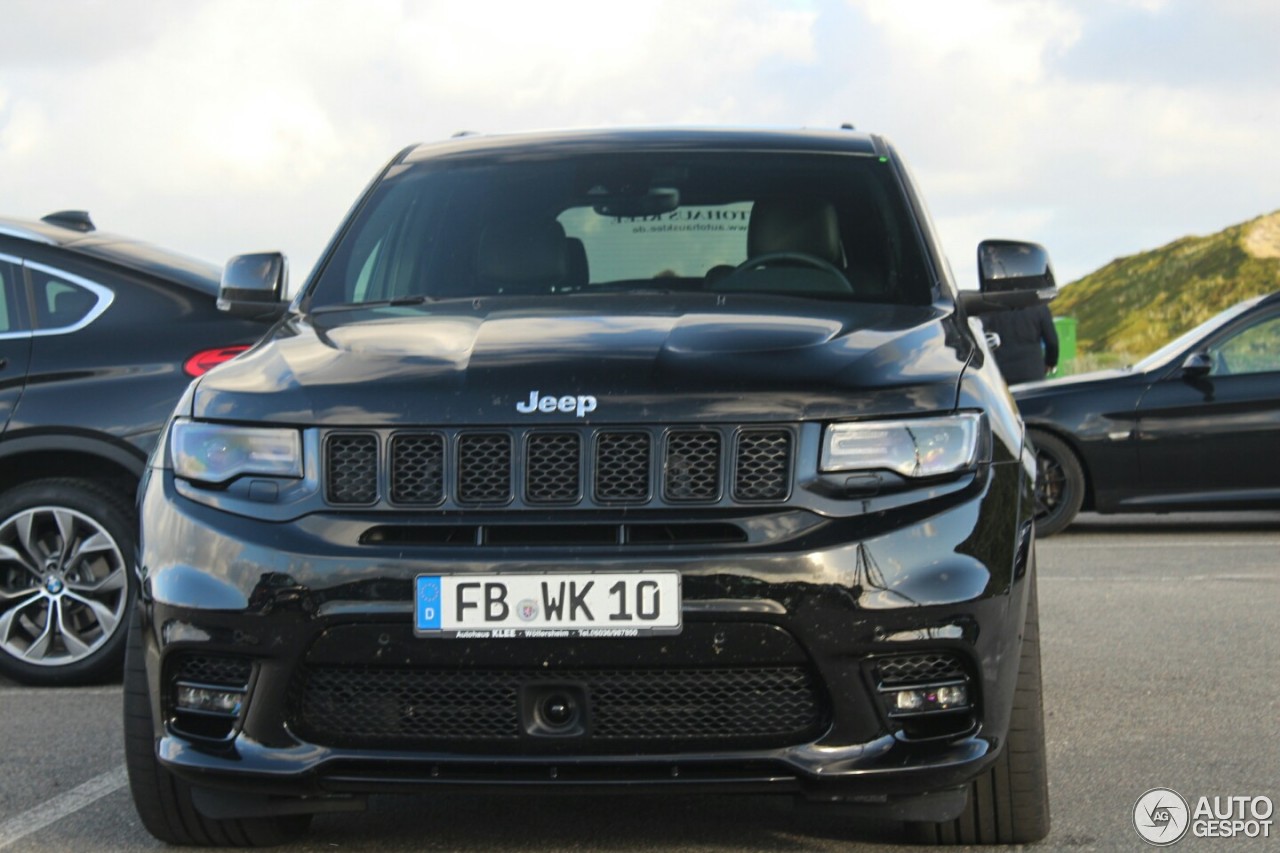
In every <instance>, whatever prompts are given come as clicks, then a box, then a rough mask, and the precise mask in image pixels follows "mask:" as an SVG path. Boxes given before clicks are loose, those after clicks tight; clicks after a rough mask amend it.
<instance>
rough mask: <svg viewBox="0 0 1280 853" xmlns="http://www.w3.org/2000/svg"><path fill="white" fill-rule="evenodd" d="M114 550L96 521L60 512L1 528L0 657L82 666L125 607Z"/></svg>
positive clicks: (27, 515)
mask: <svg viewBox="0 0 1280 853" xmlns="http://www.w3.org/2000/svg"><path fill="white" fill-rule="evenodd" d="M126 571H127V567H126V564H125V561H124V557H123V556H122V555H121V553H120V547H119V545H117V544H116V541H115V539H113V538H112V536H111V534H110V533H108V532H107V531H106V529H105V528H104V527H103V526H102V525H101V524H100V523H99V522H97V521H96V520H94V519H93V518H91V517H90V516H88V515H85V514H84V513H82V512H77V511H76V510H74V509H68V508H67V507H60V506H38V507H33V508H31V509H25V510H22V511H21V512H19V513H17V514H15V515H12V516H10V517H9V518H7V519H5V520H4V522H3V523H0V650H3V651H4V652H5V653H6V654H8V655H10V656H11V657H13V658H15V659H17V660H19V661H22V662H23V663H27V664H32V665H35V666H65V665H67V664H70V663H75V662H76V661H80V660H83V659H85V658H86V657H88V656H90V655H92V654H93V653H94V652H95V651H97V650H98V648H100V647H101V646H102V644H103V643H105V642H106V641H107V640H109V639H110V638H111V636H112V635H113V634H114V633H115V631H116V628H117V627H118V626H119V625H120V620H121V619H122V618H123V617H124V609H125V605H126V603H127V602H128V599H129V595H128V593H129V583H128V580H129V579H128V575H127V574H126Z"/></svg>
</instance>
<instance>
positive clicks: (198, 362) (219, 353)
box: [182, 346, 248, 376]
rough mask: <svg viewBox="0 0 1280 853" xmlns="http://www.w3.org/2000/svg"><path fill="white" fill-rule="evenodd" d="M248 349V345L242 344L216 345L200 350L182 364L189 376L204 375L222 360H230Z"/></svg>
mask: <svg viewBox="0 0 1280 853" xmlns="http://www.w3.org/2000/svg"><path fill="white" fill-rule="evenodd" d="M247 349H248V347H247V346H241V347H214V348H213V349H205V350H200V352H198V353H196V354H195V355H193V356H191V358H189V359H187V361H186V363H185V364H183V365H182V369H183V370H185V371H186V373H187V375H188V376H203V375H205V374H206V373H208V372H209V371H210V370H213V369H214V368H215V367H217V366H218V365H219V364H222V362H224V361H230V360H231V359H233V358H235V357H236V356H238V355H239V354H240V353H242V352H244V351H245V350H247Z"/></svg>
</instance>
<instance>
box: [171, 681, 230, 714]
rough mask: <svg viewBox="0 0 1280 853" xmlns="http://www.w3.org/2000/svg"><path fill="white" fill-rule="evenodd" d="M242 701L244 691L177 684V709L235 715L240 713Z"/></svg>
mask: <svg viewBox="0 0 1280 853" xmlns="http://www.w3.org/2000/svg"><path fill="white" fill-rule="evenodd" d="M243 702H244V693H243V692H242V691H238V690H215V689H213V688H211V687H193V686H191V685H189V684H179V685H178V702H177V704H178V710H180V711H200V712H203V713H206V714H226V715H227V716H231V717H235V716H239V714H240V706H241V704H242V703H243Z"/></svg>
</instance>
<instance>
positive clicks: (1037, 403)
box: [1013, 292, 1280, 536]
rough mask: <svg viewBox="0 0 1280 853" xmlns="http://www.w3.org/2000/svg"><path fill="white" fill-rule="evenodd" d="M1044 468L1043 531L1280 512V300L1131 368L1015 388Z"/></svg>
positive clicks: (1229, 315)
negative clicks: (1165, 515)
mask: <svg viewBox="0 0 1280 853" xmlns="http://www.w3.org/2000/svg"><path fill="white" fill-rule="evenodd" d="M1013 395H1014V397H1015V398H1016V399H1017V401H1018V406H1019V408H1020V409H1021V410H1022V417H1023V420H1024V421H1025V422H1026V424H1027V427H1028V432H1029V434H1030V437H1031V439H1032V440H1033V441H1034V442H1035V445H1036V451H1037V458H1038V462H1039V477H1038V482H1037V489H1036V492H1037V502H1038V507H1037V515H1036V530H1037V532H1038V533H1039V534H1040V535H1042V536H1047V535H1050V534H1053V533H1057V532H1058V531H1060V530H1062V529H1063V528H1065V527H1066V526H1067V525H1068V524H1070V523H1071V521H1072V519H1074V518H1075V516H1076V513H1078V512H1080V511H1081V510H1092V511H1094V512H1103V513H1114V512H1171V511H1175V510H1178V511H1182V510H1227V509H1252V508H1257V507H1264V506H1280V455H1277V453H1276V450H1277V448H1280V292H1277V293H1273V294H1271V295H1269V296H1259V297H1255V298H1253V299H1248V300H1246V301H1244V302H1241V303H1239V304H1238V305H1236V306H1234V307H1232V308H1229V309H1227V310H1226V311H1224V312H1222V313H1221V314H1218V315H1217V316H1216V317H1214V318H1212V319H1211V320H1209V321H1207V322H1205V323H1203V324H1201V325H1200V326H1197V327H1196V328H1195V329H1192V330H1191V331H1190V332H1187V333H1186V334H1185V335H1183V336H1182V337H1180V338H1178V339H1177V340H1175V341H1173V342H1172V343H1170V344H1168V345H1167V346H1165V347H1164V348H1162V349H1160V350H1158V351H1157V352H1155V353H1152V354H1151V355H1149V356H1147V357H1146V358H1145V359H1143V360H1142V361H1140V362H1138V363H1137V364H1135V365H1133V366H1132V367H1128V368H1124V369H1122V370H1108V371H1102V372H1099V373H1089V374H1084V375H1080V376H1073V377H1070V378H1068V379H1059V380H1056V381H1051V382H1031V383H1027V384H1024V385H1017V386H1014V388H1013Z"/></svg>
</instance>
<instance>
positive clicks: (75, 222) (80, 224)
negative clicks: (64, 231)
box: [40, 210, 95, 233]
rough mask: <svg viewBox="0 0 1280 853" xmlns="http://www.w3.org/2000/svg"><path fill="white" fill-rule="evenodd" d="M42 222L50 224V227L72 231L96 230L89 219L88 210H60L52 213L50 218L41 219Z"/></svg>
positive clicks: (43, 217)
mask: <svg viewBox="0 0 1280 853" xmlns="http://www.w3.org/2000/svg"><path fill="white" fill-rule="evenodd" d="M40 221H41V222H48V223H49V224H50V225H57V226H59V227H60V228H70V229H71V230H72V231H81V232H85V233H87V232H89V231H93V230H95V228H94V224H93V220H92V219H90V218H89V211H87V210H59V211H57V212H56V213H50V214H49V215H48V216H42V217H40Z"/></svg>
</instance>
